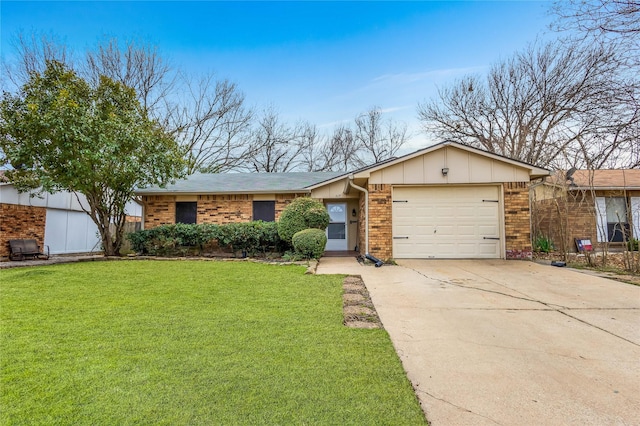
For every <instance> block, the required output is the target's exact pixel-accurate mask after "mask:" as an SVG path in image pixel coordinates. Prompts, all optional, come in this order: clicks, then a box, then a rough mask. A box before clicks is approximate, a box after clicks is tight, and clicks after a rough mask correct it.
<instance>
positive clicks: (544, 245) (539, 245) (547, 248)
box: [533, 235, 553, 253]
mask: <svg viewBox="0 0 640 426" xmlns="http://www.w3.org/2000/svg"><path fill="white" fill-rule="evenodd" d="M533 250H534V251H537V252H539V253H551V252H552V251H553V241H551V239H550V238H549V237H546V236H544V235H538V236H537V237H536V239H535V240H534V241H533Z"/></svg>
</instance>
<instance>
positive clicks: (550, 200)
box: [531, 169, 640, 252]
mask: <svg viewBox="0 0 640 426" xmlns="http://www.w3.org/2000/svg"><path fill="white" fill-rule="evenodd" d="M531 199H532V210H533V218H532V223H533V229H534V236H536V235H541V236H544V237H548V238H549V239H551V240H552V241H553V243H554V246H555V248H556V249H557V250H560V251H563V252H575V251H577V247H576V244H575V239H589V240H590V241H591V242H592V245H593V246H594V247H595V248H596V249H598V248H602V245H603V244H604V243H606V244H607V245H608V247H609V248H613V249H622V248H623V247H624V241H625V240H629V239H630V238H636V239H638V238H640V170H638V169H628V170H573V171H569V172H564V171H563V172H558V173H556V174H555V175H553V176H550V177H549V178H548V179H546V180H545V181H544V182H542V183H539V184H535V185H533V186H532V188H531Z"/></svg>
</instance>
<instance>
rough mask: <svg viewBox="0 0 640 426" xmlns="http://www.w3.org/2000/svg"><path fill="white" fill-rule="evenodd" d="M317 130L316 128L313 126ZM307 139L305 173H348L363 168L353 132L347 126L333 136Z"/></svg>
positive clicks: (304, 155) (336, 129) (342, 126)
mask: <svg viewBox="0 0 640 426" xmlns="http://www.w3.org/2000/svg"><path fill="white" fill-rule="evenodd" d="M313 128H314V129H315V126H313ZM315 135H316V136H315V137H313V138H309V137H308V138H307V143H306V144H305V149H304V151H303V153H302V157H303V160H302V163H301V164H300V167H299V168H300V169H304V170H305V171H310V172H311V171H347V170H353V169H355V168H358V167H362V166H363V165H364V164H363V163H362V161H361V160H360V158H359V156H358V145H357V143H356V140H355V138H354V135H353V131H352V130H351V129H350V128H349V127H348V126H346V125H340V126H338V127H336V128H335V129H334V130H333V133H332V134H331V136H329V137H326V136H322V135H317V132H316V133H315Z"/></svg>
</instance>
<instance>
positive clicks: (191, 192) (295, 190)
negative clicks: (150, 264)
mask: <svg viewBox="0 0 640 426" xmlns="http://www.w3.org/2000/svg"><path fill="white" fill-rule="evenodd" d="M310 192H311V191H310V190H309V189H307V188H300V189H292V190H256V191H195V192H194V191H171V190H167V191H134V193H135V194H136V195H140V196H149V195H233V194H238V195H247V194H302V193H304V194H308V193H310Z"/></svg>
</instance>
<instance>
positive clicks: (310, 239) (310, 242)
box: [292, 229, 327, 259]
mask: <svg viewBox="0 0 640 426" xmlns="http://www.w3.org/2000/svg"><path fill="white" fill-rule="evenodd" d="M292 241H293V248H294V250H295V252H296V254H297V255H300V256H302V257H304V258H306V259H320V257H321V256H322V253H324V247H325V245H326V244H327V236H326V235H325V233H324V231H323V230H321V229H304V230H302V231H300V232H296V234H295V235H294V236H293V238H292Z"/></svg>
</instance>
